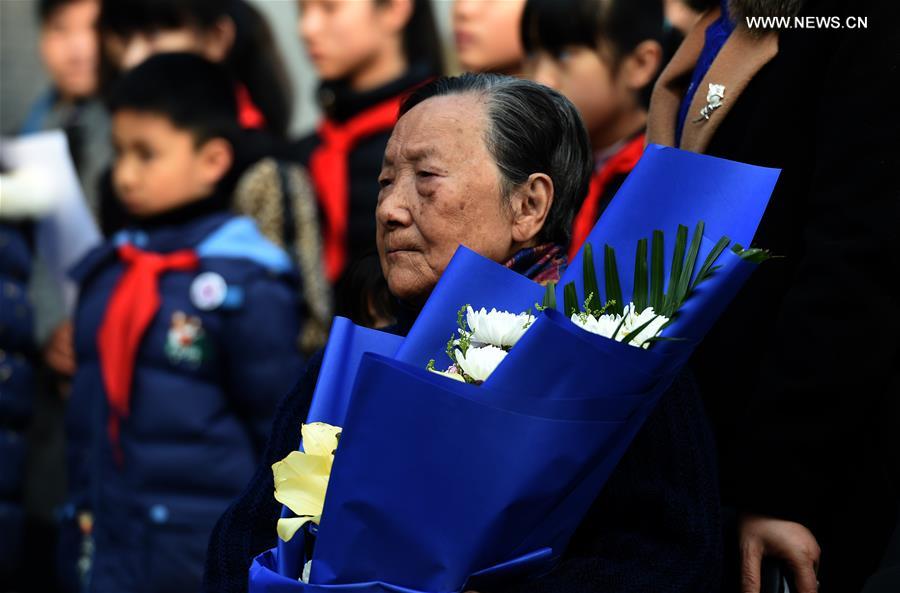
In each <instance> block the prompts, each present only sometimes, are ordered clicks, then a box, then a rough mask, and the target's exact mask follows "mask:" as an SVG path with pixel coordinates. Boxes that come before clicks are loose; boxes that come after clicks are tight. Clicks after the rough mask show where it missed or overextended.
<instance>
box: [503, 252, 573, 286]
mask: <svg viewBox="0 0 900 593" xmlns="http://www.w3.org/2000/svg"><path fill="white" fill-rule="evenodd" d="M568 264H569V260H568V258H567V257H566V250H565V248H564V247H563V246H562V245H557V244H556V243H542V244H540V245H535V246H534V247H526V248H524V249H521V250H520V251H518V252H517V253H516V254H515V255H513V256H512V257H511V258H510V259H509V260H508V261H507V262H506V263H505V264H503V265H505V266H506V267H507V268H509V269H510V270H513V271H514V272H518V273H520V274H522V275H523V276H526V277H527V278H530V279H532V280H534V281H535V282H537V283H538V284H542V285H543V284H547V283H549V282H559V279H560V277H561V276H562V273H563V272H565V271H566V266H567V265H568Z"/></svg>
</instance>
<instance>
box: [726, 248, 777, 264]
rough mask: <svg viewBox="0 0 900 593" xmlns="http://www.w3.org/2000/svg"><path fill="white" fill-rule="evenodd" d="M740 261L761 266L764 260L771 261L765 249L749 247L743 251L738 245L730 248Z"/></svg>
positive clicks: (770, 256) (769, 254)
mask: <svg viewBox="0 0 900 593" xmlns="http://www.w3.org/2000/svg"><path fill="white" fill-rule="evenodd" d="M731 250H732V251H734V252H735V253H736V254H737V255H738V256H739V257H740V258H741V259H743V260H746V261H748V262H750V263H752V264H761V263H763V262H764V261H766V260H769V259H772V257H773V256H772V254H771V253H770V252H769V251H768V250H767V249H759V248H757V247H749V248H747V249H743V248H742V247H741V246H740V245H735V246H734V247H732V248H731Z"/></svg>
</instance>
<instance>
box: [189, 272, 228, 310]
mask: <svg viewBox="0 0 900 593" xmlns="http://www.w3.org/2000/svg"><path fill="white" fill-rule="evenodd" d="M227 292H228V284H226V283H225V279H224V278H222V276H221V275H219V274H216V273H215V272H203V273H202V274H200V275H199V276H197V277H196V278H194V281H193V282H192V283H191V303H193V304H194V306H195V307H197V308H198V309H200V310H201V311H212V310H213V309H216V308H218V307H220V306H221V305H222V303H224V302H225V294H226V293H227Z"/></svg>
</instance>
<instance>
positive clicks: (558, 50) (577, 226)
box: [521, 0, 663, 257]
mask: <svg viewBox="0 0 900 593" xmlns="http://www.w3.org/2000/svg"><path fill="white" fill-rule="evenodd" d="M521 35H522V43H523V45H524V47H525V52H526V55H527V59H526V63H525V73H526V76H527V77H528V78H531V79H532V80H535V81H537V82H540V83H542V84H545V85H547V86H549V87H552V88H554V89H556V90H558V91H560V92H561V93H563V94H564V95H565V96H566V97H567V98H568V99H569V100H571V101H572V102H573V103H574V104H575V106H576V107H577V108H578V110H579V112H581V117H582V118H583V119H584V123H585V126H586V127H587V129H588V133H589V135H590V139H591V146H592V148H593V149H594V154H595V155H596V168H595V173H594V176H593V178H592V179H591V185H590V189H589V190H588V195H587V196H586V197H585V201H584V203H583V205H582V207H581V210H580V211H579V212H578V214H577V215H576V217H575V222H574V225H573V227H572V242H571V244H570V247H569V256H570V257H572V256H574V254H575V253H576V252H577V251H578V249H579V248H580V247H581V244H582V243H583V242H584V240H585V238H586V237H587V235H588V233H589V232H590V231H591V229H592V228H593V227H594V223H596V222H597V219H598V218H599V217H600V215H601V214H602V213H603V210H604V209H605V208H606V206H607V204H608V203H609V201H610V200H611V199H612V196H613V195H615V193H616V191H617V190H618V189H619V186H620V185H621V184H622V182H623V181H624V180H625V177H626V176H627V175H628V173H629V172H630V171H631V169H632V168H633V167H634V165H635V164H637V161H638V159H639V158H640V156H641V154H642V153H643V150H644V129H645V127H646V123H647V106H648V103H649V92H650V89H651V88H652V86H653V81H654V80H655V79H656V76H657V74H658V72H659V70H660V66H661V63H662V47H661V45H660V39H661V38H662V36H663V13H662V3H661V2H660V1H659V0H528V2H527V3H526V5H525V11H524V13H523V15H522V28H521Z"/></svg>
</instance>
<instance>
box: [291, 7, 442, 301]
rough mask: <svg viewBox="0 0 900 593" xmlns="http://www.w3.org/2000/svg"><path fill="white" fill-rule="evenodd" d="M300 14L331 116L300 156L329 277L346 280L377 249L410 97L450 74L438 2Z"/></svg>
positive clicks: (311, 10)
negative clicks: (391, 148)
mask: <svg viewBox="0 0 900 593" xmlns="http://www.w3.org/2000/svg"><path fill="white" fill-rule="evenodd" d="M299 7H300V22H299V31H300V36H301V38H302V40H303V42H304V44H305V45H306V50H307V52H308V54H309V57H310V59H311V61H312V63H313V65H314V67H315V69H316V71H317V73H318V75H319V77H320V78H321V79H322V85H321V88H320V89H319V101H320V104H321V106H322V109H323V111H324V112H325V119H324V121H323V122H322V123H321V124H320V126H319V128H318V130H317V131H316V133H314V134H312V135H311V136H309V137H306V138H303V139H302V140H300V141H299V142H298V143H297V145H296V147H295V151H294V152H295V156H296V158H297V159H298V160H299V161H300V162H301V163H303V164H304V165H306V166H307V167H308V168H309V170H310V174H311V176H312V180H313V185H314V187H315V190H316V197H317V199H318V201H319V205H320V209H321V211H322V219H323V223H322V224H323V227H324V228H323V229H322V230H323V237H324V251H325V270H326V274H327V276H328V279H329V280H330V281H331V282H332V283H337V282H338V280H339V279H340V278H341V276H342V275H343V273H344V271H345V270H346V267H347V265H348V264H349V263H350V262H352V261H353V260H354V259H356V258H358V257H360V256H362V255H364V254H365V253H367V252H369V251H370V250H371V249H373V248H374V246H375V216H374V212H375V205H376V203H377V201H378V191H379V187H378V174H379V172H380V171H381V162H382V158H383V156H384V149H385V146H386V145H387V141H388V137H389V136H390V133H391V130H392V129H393V127H394V123H395V121H396V119H397V111H398V108H399V104H400V99H401V97H402V96H403V95H404V94H406V93H407V92H408V91H410V90H412V89H413V88H415V87H417V86H418V85H420V84H422V83H423V82H425V81H426V80H428V79H429V78H431V77H433V76H436V75H438V74H440V73H441V70H442V66H443V63H442V57H441V50H440V38H439V37H438V34H437V28H436V26H435V23H434V19H433V17H432V9H431V2H430V0H359V1H356V2H339V1H335V0H300V2H299ZM339 300H340V297H339Z"/></svg>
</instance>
